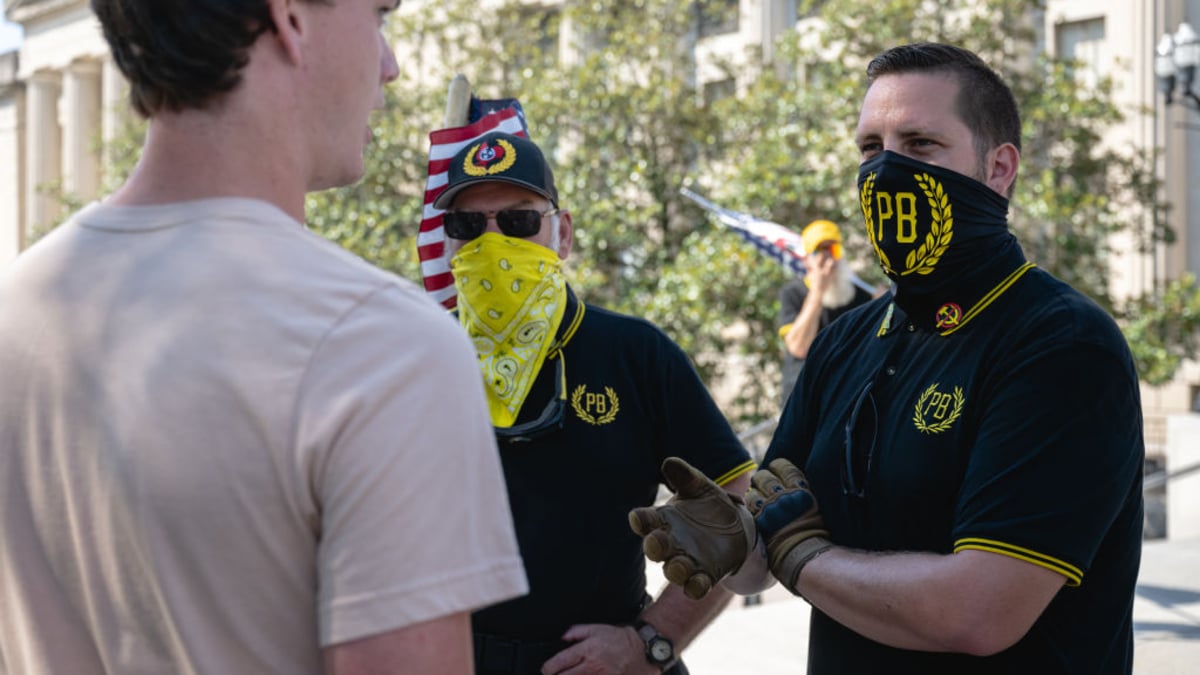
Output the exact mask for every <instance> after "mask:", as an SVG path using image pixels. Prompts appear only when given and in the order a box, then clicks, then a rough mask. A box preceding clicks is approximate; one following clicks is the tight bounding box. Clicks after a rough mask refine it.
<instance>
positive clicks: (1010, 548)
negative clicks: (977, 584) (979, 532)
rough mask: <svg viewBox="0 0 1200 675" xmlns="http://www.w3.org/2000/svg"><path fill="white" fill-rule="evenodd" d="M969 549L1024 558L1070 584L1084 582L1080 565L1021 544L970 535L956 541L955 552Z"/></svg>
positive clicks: (1075, 584)
mask: <svg viewBox="0 0 1200 675" xmlns="http://www.w3.org/2000/svg"><path fill="white" fill-rule="evenodd" d="M967 550H972V551H986V552H988V553H999V554H1000V555H1006V556H1008V557H1010V558H1016V559H1017V560H1024V561H1025V562H1029V563H1033V564H1034V565H1037V566H1039V567H1045V568H1046V569H1048V570H1051V571H1054V572H1058V573H1059V574H1061V575H1063V576H1064V577H1066V578H1067V585H1068V586H1078V585H1079V584H1080V583H1082V582H1083V570H1081V569H1079V568H1078V567H1076V566H1074V565H1072V564H1070V563H1066V562H1063V561H1061V560H1059V559H1058V558H1052V557H1050V556H1048V555H1044V554H1042V553H1038V552H1037V551H1031V550H1030V549H1027V548H1021V547H1020V546H1014V545H1012V544H1006V543H1004V542H1002V541H995V540H994V539H976V538H970V537H968V538H966V539H959V540H958V541H956V542H954V552H955V553H958V552H959V551H967Z"/></svg>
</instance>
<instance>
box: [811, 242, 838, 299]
mask: <svg viewBox="0 0 1200 675" xmlns="http://www.w3.org/2000/svg"><path fill="white" fill-rule="evenodd" d="M837 264H838V261H837V260H835V259H834V257H833V255H831V254H830V253H829V251H826V250H823V249H818V250H816V251H813V252H812V253H811V254H810V255H809V256H808V265H807V268H808V269H807V271H806V273H805V276H806V277H807V278H808V291H809V292H810V293H814V294H816V296H817V297H818V298H820V297H821V296H822V295H824V294H825V291H827V290H829V286H830V285H831V284H832V283H833V279H834V273H833V269H834V267H835V266H836V265H837Z"/></svg>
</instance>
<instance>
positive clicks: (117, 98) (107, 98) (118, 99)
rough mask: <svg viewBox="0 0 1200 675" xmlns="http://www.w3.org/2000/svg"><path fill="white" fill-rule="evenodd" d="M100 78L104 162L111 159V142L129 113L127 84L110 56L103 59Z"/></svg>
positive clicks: (106, 162) (120, 129)
mask: <svg viewBox="0 0 1200 675" xmlns="http://www.w3.org/2000/svg"><path fill="white" fill-rule="evenodd" d="M100 79H101V85H100V86H101V112H100V115H101V117H100V119H101V121H100V136H101V138H102V139H103V141H104V149H105V153H104V163H105V164H106V165H107V164H109V163H110V162H111V161H112V159H113V158H112V154H111V149H112V142H113V139H115V138H116V137H117V135H118V134H120V133H121V131H122V129H123V128H124V126H125V120H126V119H127V115H128V114H129V111H130V108H129V94H128V92H129V85H128V84H126V82H125V76H124V75H122V74H121V69H120V68H118V67H117V63H116V62H115V61H113V59H112V57H111V56H109V57H108V58H106V59H104V68H103V71H102V72H101V74H100Z"/></svg>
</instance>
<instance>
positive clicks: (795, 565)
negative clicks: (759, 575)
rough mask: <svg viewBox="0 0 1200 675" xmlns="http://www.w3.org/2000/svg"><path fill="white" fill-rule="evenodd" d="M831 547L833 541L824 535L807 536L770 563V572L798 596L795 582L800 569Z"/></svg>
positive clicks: (798, 577) (798, 576) (797, 579)
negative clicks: (780, 557)
mask: <svg viewBox="0 0 1200 675" xmlns="http://www.w3.org/2000/svg"><path fill="white" fill-rule="evenodd" d="M831 548H833V542H831V541H829V540H828V539H826V538H825V537H809V538H808V539H805V540H804V541H802V542H800V543H799V544H796V545H795V546H793V547H792V550H790V551H788V552H787V553H786V554H785V555H784V556H783V558H782V559H781V560H779V561H778V562H777V563H773V564H772V565H771V573H772V574H774V575H775V578H776V579H778V580H779V582H780V583H782V584H783V585H784V587H785V588H787V589H788V591H789V592H791V593H792V594H793V595H796V596H800V592H799V591H797V590H796V582H797V581H799V579H800V570H802V569H804V566H805V565H807V564H808V563H809V562H811V561H812V559H813V558H816V557H817V556H819V555H821V554H822V553H824V552H825V551H828V550H829V549H831ZM801 597H803V596H801Z"/></svg>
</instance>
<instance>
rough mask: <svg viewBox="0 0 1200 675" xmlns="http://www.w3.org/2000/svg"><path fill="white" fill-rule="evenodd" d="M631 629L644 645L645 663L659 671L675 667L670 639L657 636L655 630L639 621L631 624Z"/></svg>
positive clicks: (673, 649)
mask: <svg viewBox="0 0 1200 675" xmlns="http://www.w3.org/2000/svg"><path fill="white" fill-rule="evenodd" d="M633 629H634V630H636V631H637V634H638V637H640V638H642V642H645V643H646V660H647V661H649V662H650V663H652V664H654V665H655V666H658V669H659V670H666V669H668V668H670V667H672V666H674V665H675V661H676V659H675V645H674V644H673V643H672V642H671V640H670V639H668V638H665V637H663V636H662V635H659V633H658V629H657V628H655V627H654V626H651V625H650V624H648V623H646V622H645V621H642V620H641V619H638V620H637V621H634V622H633Z"/></svg>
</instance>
